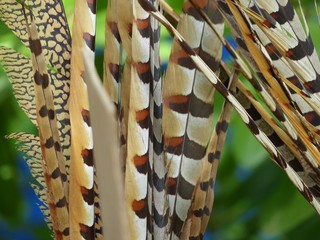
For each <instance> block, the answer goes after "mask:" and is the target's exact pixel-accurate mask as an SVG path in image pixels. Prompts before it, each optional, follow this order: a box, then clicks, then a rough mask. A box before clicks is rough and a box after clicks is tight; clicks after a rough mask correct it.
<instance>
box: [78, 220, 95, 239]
mask: <svg viewBox="0 0 320 240" xmlns="http://www.w3.org/2000/svg"><path fill="white" fill-rule="evenodd" d="M79 227H80V234H81V236H82V237H83V239H94V231H93V229H92V227H89V226H87V225H85V224H82V223H80V224H79Z"/></svg>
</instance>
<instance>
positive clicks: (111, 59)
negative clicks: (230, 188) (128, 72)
mask: <svg viewBox="0 0 320 240" xmlns="http://www.w3.org/2000/svg"><path fill="white" fill-rule="evenodd" d="M117 13H118V12H117V1H116V0H113V1H109V2H108V7H107V13H106V14H107V17H106V24H105V29H106V33H105V41H106V43H105V45H106V46H105V49H104V72H103V73H104V75H103V82H104V87H105V89H106V91H107V93H108V95H109V96H110V97H111V99H112V101H113V102H114V104H115V106H116V108H117V109H118V108H120V94H119V92H120V79H121V67H122V66H121V39H120V33H119V28H118V17H117ZM119 110H120V109H118V115H119V113H120V112H119Z"/></svg>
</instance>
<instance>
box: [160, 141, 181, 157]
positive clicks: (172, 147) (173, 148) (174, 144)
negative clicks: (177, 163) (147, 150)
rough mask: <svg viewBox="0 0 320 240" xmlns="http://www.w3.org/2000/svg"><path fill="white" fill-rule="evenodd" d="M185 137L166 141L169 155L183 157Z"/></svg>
mask: <svg viewBox="0 0 320 240" xmlns="http://www.w3.org/2000/svg"><path fill="white" fill-rule="evenodd" d="M183 139H184V138H183V137H171V138H166V139H165V140H164V143H165V151H166V152H168V153H173V154H176V155H181V153H182V145H183Z"/></svg>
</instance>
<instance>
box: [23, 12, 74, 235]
mask: <svg viewBox="0 0 320 240" xmlns="http://www.w3.org/2000/svg"><path fill="white" fill-rule="evenodd" d="M23 13H24V17H25V20H26V23H27V30H28V35H29V43H30V50H31V53H32V69H33V73H34V90H35V102H36V111H37V122H38V126H39V136H40V146H41V151H42V155H43V158H44V161H43V164H44V174H45V180H46V185H47V189H48V205H49V207H50V214H51V217H52V223H53V230H54V234H55V237H56V239H68V238H69V222H68V217H69V216H68V215H69V214H68V195H67V194H68V183H67V175H66V170H65V163H64V159H63V155H62V152H61V144H60V139H59V133H58V126H57V118H56V114H55V107H54V102H53V95H52V91H51V88H50V85H51V79H50V78H49V76H48V72H47V69H46V64H45V58H44V55H43V53H42V47H41V42H40V40H39V38H38V32H37V28H36V25H35V22H34V20H33V17H32V15H30V18H29V19H28V17H27V15H26V12H25V9H24V8H23ZM28 21H30V25H29V23H28Z"/></svg>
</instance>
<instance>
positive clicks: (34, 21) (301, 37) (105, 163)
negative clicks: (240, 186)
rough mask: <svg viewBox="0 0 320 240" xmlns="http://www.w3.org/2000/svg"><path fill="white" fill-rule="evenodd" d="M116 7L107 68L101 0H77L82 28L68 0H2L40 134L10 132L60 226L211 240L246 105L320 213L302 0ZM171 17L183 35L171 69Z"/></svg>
mask: <svg viewBox="0 0 320 240" xmlns="http://www.w3.org/2000/svg"><path fill="white" fill-rule="evenodd" d="M106 11H107V17H106V22H105V49H104V71H103V79H102V81H100V79H99V77H98V75H97V73H96V71H95V67H94V59H95V33H96V28H95V24H96V23H95V20H96V2H95V0H87V1H86V0H76V1H75V8H74V20H73V28H72V38H71V34H70V31H69V26H68V21H67V17H66V14H65V11H64V7H63V2H62V1H61V0H52V1H44V0H33V1H31V0H21V1H16V0H2V2H1V4H0V18H1V20H2V21H3V22H4V23H5V24H6V25H7V26H8V27H9V28H10V29H11V30H12V32H13V33H14V34H15V35H16V36H17V37H18V38H19V39H20V40H21V41H22V43H23V44H24V45H25V46H26V47H27V48H29V49H30V52H31V57H27V56H24V55H23V54H21V53H19V52H16V51H14V50H12V49H10V48H7V47H4V46H0V61H1V64H2V66H3V68H4V69H5V71H6V73H7V76H8V78H9V80H10V81H11V83H12V87H13V90H14V94H15V97H16V99H17V101H18V103H19V105H20V107H21V108H22V109H23V110H24V112H25V113H26V114H27V116H28V117H29V118H30V119H31V121H32V123H33V124H34V125H36V126H37V128H38V133H39V134H38V135H37V136H35V135H32V134H28V133H13V134H11V135H9V136H8V137H9V138H14V139H16V140H17V142H18V143H19V147H18V148H19V150H20V151H22V152H24V153H25V156H26V159H27V162H28V164H29V166H30V169H31V172H32V174H33V176H34V178H35V179H36V183H34V184H33V185H32V186H33V188H34V190H35V192H36V193H37V195H38V197H39V199H40V200H41V201H42V202H43V205H41V209H42V211H43V213H44V215H45V218H46V220H47V223H48V226H49V228H50V229H51V230H52V235H53V238H54V239H57V240H58V239H119V240H121V239H123V240H127V239H138V240H142V239H158V240H162V239H202V238H203V236H204V233H205V230H206V227H207V224H208V221H209V217H210V214H211V211H212V207H213V199H214V192H213V189H214V182H215V179H216V173H217V169H218V165H219V159H220V156H221V152H222V150H223V145H224V141H225V138H226V133H227V129H228V124H229V120H230V116H231V113H232V111H233V110H234V111H236V112H237V113H238V114H239V116H240V117H241V119H242V120H243V122H244V123H245V125H246V126H247V127H248V128H249V130H250V131H251V132H252V134H253V135H254V136H255V137H256V139H257V141H258V142H259V143H260V144H261V145H262V146H263V147H264V148H265V149H266V151H267V152H268V153H269V154H270V158H271V159H272V160H273V161H274V163H276V164H277V165H278V166H279V167H280V168H281V169H282V170H283V173H284V174H286V175H287V176H288V177H289V178H290V180H291V181H292V183H293V184H294V185H295V186H296V188H297V189H298V191H300V192H301V194H302V195H303V196H304V197H305V198H306V200H307V201H308V202H309V203H310V204H311V205H312V206H313V207H314V209H315V211H317V212H318V213H320V178H319V177H320V169H319V164H320V152H319V149H320V144H319V139H320V137H319V134H320V131H319V129H320V107H319V106H320V94H319V92H320V62H319V58H318V55H317V53H316V51H315V48H314V45H313V43H312V40H311V38H310V34H309V30H308V27H307V25H306V20H305V18H304V15H303V13H302V14H300V18H299V17H298V14H297V13H296V11H295V9H294V7H293V5H292V3H291V2H290V1H289V0H268V1H265V0H186V1H184V4H183V6H182V13H181V15H180V16H179V15H178V14H177V13H175V12H174V10H173V9H172V8H171V7H170V6H169V5H168V4H167V3H166V2H165V1H164V0H132V1H125V0H109V1H108V7H107V10H106ZM160 25H162V26H163V27H165V28H166V29H167V30H168V31H169V32H170V33H171V35H172V37H173V39H174V40H173V44H172V48H171V54H170V58H169V60H168V67H167V69H166V71H165V73H163V71H162V69H161V64H160V63H161V61H160V57H159V55H160V54H159V49H160V46H161V42H160ZM225 25H227V26H228V27H229V28H230V30H231V32H232V36H233V39H234V40H235V42H236V45H237V46H236V48H234V47H232V46H231V45H230V44H229V43H228V41H226V39H225V37H224V29H225ZM223 47H225V48H226V49H227V51H228V52H229V53H230V55H231V56H232V60H231V61H230V62H229V63H227V64H226V63H224V62H223V61H222V59H221V54H222V48H223ZM244 79H245V81H244ZM216 93H220V94H221V95H222V96H223V97H224V99H225V102H224V104H223V106H222V109H219V112H220V115H219V117H218V121H217V123H216V124H214V121H213V114H214V111H213V110H214V107H213V106H214V99H215V95H216Z"/></svg>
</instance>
